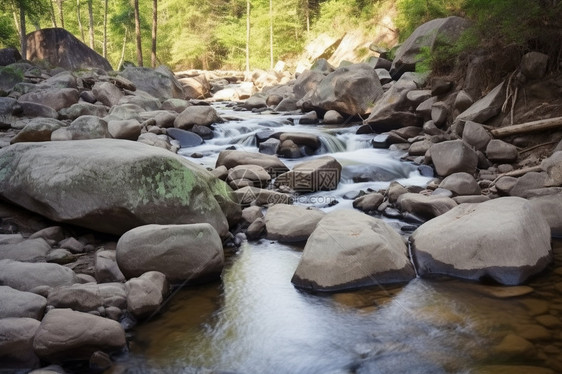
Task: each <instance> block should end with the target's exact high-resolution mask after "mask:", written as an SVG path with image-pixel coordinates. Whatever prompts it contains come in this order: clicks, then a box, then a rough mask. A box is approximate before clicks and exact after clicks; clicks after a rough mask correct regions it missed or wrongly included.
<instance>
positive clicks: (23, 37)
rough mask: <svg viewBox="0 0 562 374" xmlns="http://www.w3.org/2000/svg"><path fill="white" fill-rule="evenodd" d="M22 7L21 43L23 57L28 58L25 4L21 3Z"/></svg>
mask: <svg viewBox="0 0 562 374" xmlns="http://www.w3.org/2000/svg"><path fill="white" fill-rule="evenodd" d="M19 8H20V44H21V57H22V58H23V59H24V60H27V38H26V35H27V32H26V31H25V10H24V6H23V4H20V5H19Z"/></svg>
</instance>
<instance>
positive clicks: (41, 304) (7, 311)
mask: <svg viewBox="0 0 562 374" xmlns="http://www.w3.org/2000/svg"><path fill="white" fill-rule="evenodd" d="M46 305H47V300H46V299H45V298H44V297H43V296H40V295H36V294H34V293H31V292H23V291H18V290H16V289H14V288H11V287H8V286H0V319H2V318H34V319H37V320H41V318H43V313H44V311H45V306H46Z"/></svg>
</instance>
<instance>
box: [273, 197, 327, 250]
mask: <svg viewBox="0 0 562 374" xmlns="http://www.w3.org/2000/svg"><path fill="white" fill-rule="evenodd" d="M324 215H325V213H324V212H322V211H319V210H315V209H307V208H305V207H302V206H293V205H287V204H276V205H273V206H272V207H270V208H269V209H268V210H267V214H266V216H265V226H266V230H267V236H266V237H267V239H270V240H278V241H280V242H287V243H293V242H302V241H306V240H307V239H308V237H309V236H310V234H312V232H313V231H314V229H315V228H316V225H317V224H318V222H319V221H320V219H322V217H323V216H324Z"/></svg>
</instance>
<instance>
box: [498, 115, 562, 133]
mask: <svg viewBox="0 0 562 374" xmlns="http://www.w3.org/2000/svg"><path fill="white" fill-rule="evenodd" d="M557 128H562V117H555V118H549V119H542V120H539V121H532V122H525V123H522V124H519V125H512V126H506V127H502V128H498V129H493V130H491V131H490V133H491V134H492V136H493V137H495V138H503V137H506V136H510V135H519V134H528V133H533V132H541V131H546V130H551V129H557Z"/></svg>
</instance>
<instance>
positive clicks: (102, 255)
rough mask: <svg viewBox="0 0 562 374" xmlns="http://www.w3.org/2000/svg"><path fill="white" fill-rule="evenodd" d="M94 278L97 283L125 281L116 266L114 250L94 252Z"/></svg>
mask: <svg viewBox="0 0 562 374" xmlns="http://www.w3.org/2000/svg"><path fill="white" fill-rule="evenodd" d="M95 276H96V280H97V281H98V282H99V283H108V282H123V281H125V276H124V275H123V273H121V270H120V269H119V266H118V265H117V260H116V252H115V251H114V250H102V251H98V252H96V260H95Z"/></svg>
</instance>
